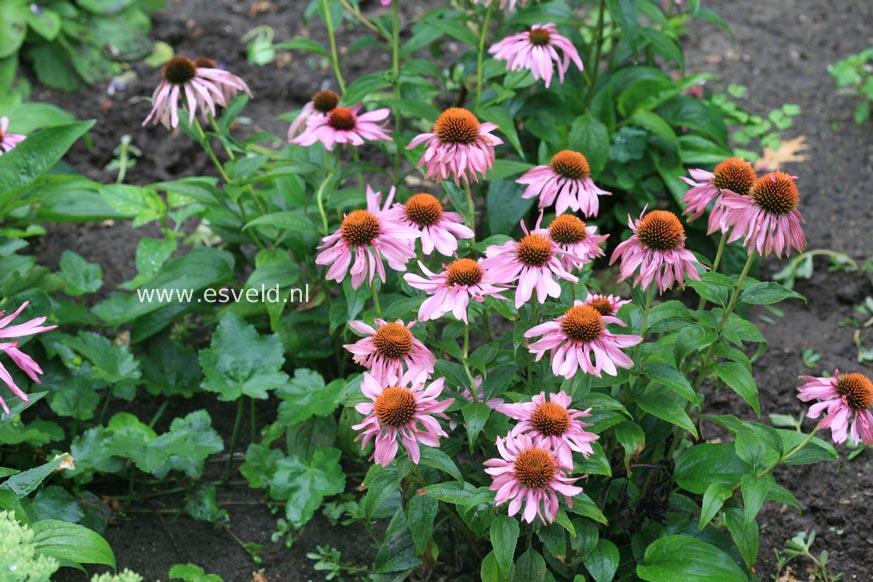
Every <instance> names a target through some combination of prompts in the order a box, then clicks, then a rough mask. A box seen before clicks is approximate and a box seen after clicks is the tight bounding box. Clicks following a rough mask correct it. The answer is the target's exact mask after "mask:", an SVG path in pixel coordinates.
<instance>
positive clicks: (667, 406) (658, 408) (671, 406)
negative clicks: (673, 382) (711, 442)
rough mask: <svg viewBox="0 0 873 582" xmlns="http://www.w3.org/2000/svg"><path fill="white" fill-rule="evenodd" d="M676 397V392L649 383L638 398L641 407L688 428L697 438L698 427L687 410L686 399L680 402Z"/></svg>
mask: <svg viewBox="0 0 873 582" xmlns="http://www.w3.org/2000/svg"><path fill="white" fill-rule="evenodd" d="M676 398H677V397H676V396H675V393H674V392H672V391H670V392H667V391H665V390H664V389H663V388H662V389H660V390H659V389H658V386H657V385H656V384H649V385H648V386H646V389H645V391H644V392H643V393H642V394H640V395H639V396H637V399H636V400H637V404H638V405H639V407H640V408H642V409H643V410H645V411H646V412H648V413H649V414H653V415H655V416H657V417H658V418H660V419H662V420H666V421H667V422H669V423H671V424H675V425H677V426H679V427H681V428H683V429H685V430H687V431H688V432H690V433H691V434H692V435H694V437H695V438H696V437H697V428H696V427H695V426H694V423H693V422H691V419H690V418H689V417H688V413H687V412H685V406H684V401H683V402H682V403H680V402H679V401H677V400H676Z"/></svg>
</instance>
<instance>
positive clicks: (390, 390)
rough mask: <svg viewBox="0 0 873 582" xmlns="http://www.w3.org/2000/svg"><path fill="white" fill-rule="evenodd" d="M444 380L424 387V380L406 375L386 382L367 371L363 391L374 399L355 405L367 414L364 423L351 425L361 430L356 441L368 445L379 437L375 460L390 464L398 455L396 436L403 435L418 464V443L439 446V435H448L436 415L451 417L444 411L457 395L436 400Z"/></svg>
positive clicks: (384, 464) (414, 460)
mask: <svg viewBox="0 0 873 582" xmlns="http://www.w3.org/2000/svg"><path fill="white" fill-rule="evenodd" d="M410 382H411V383H412V385H411V386H410V385H409V384H410ZM444 382H445V378H439V379H437V380H434V381H433V382H431V383H430V385H429V386H427V388H425V386H424V381H423V380H410V379H409V378H408V377H404V378H402V379H400V380H399V381H394V382H391V383H387V384H386V383H383V382H379V381H377V380H376V378H374V377H373V376H372V375H370V374H367V373H366V372H365V373H364V380H363V381H362V382H361V392H363V393H364V395H365V396H367V397H368V398H370V399H371V400H372V402H361V403H359V404H357V405H356V406H355V410H357V411H358V412H360V413H361V414H366V415H367V418H365V419H364V421H363V422H361V423H360V424H356V425H354V426H352V428H353V429H354V430H359V431H361V434H359V435H358V437H357V438H356V439H355V440H361V441H362V442H361V448H365V447H366V446H367V443H369V442H370V439H371V438H373V437H376V450H375V452H374V453H373V460H375V461H376V463H378V464H380V465H382V466H383V467H387V466H388V465H390V464H391V461H392V460H394V457H395V456H396V455H397V437H400V441H401V442H402V443H403V446H404V448H406V452H407V453H409V458H410V460H412V462H413V463H415V464H416V465H417V464H418V461H419V460H420V459H421V451H420V450H419V448H418V443H422V444H425V445H427V446H429V447H438V446H439V437H441V436H448V435H447V434H446V433H445V431H444V430H443V429H442V427H441V426H440V425H439V422H437V420H436V418H434V416H439V417H442V418H448V416H446V414H445V412H444V411H445V410H446V408H448V407H449V406H451V404H452V402H454V401H455V399H454V398H447V399H446V400H443V401H442V402H438V401H437V397H438V396H439V395H440V394H442V391H443V383H444Z"/></svg>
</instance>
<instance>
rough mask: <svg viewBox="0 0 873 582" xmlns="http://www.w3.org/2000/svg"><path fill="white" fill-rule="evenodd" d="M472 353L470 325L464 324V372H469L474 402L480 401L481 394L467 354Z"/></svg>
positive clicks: (468, 377)
mask: <svg viewBox="0 0 873 582" xmlns="http://www.w3.org/2000/svg"><path fill="white" fill-rule="evenodd" d="M469 353H470V326H469V325H465V326H464V372H466V373H467V379H468V380H469V381H470V393H471V394H472V395H473V403H474V404H475V403H477V402H479V395H478V394H476V380H475V378H473V373H472V372H471V371H470V364H469V363H468V362H467V356H468V355H469Z"/></svg>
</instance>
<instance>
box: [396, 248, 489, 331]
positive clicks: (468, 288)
mask: <svg viewBox="0 0 873 582" xmlns="http://www.w3.org/2000/svg"><path fill="white" fill-rule="evenodd" d="M418 266H419V267H421V270H422V271H423V272H424V274H425V275H426V276H427V278H425V277H422V276H420V275H415V274H412V273H409V274H407V275H404V276H403V278H404V279H406V282H407V283H409V285H410V286H411V287H414V288H416V289H421V290H422V291H424V292H426V293H427V294H428V295H430V297H428V298H427V299H425V300H424V303H422V304H421V307H419V309H418V319H419V320H422V321H427V320H430V319H439V318H440V317H442V316H443V315H445V314H446V313H449V312H451V313H452V315H454V316H455V319H458V320H460V321H463V322H464V323H467V307H468V306H469V305H470V300H471V299H472V300H473V301H476V302H479V303H482V302H483V301H485V297H495V298H497V299H506V298H505V297H503V296H502V295H500V292H501V291H504V290H505V287H501V286H500V285H499V282H497V281H493V280H492V277H491V273H490V272H488V271H486V270H485V269H483V268H482V265H480V264H479V263H478V262H477V261H475V260H473V259H457V260H455V261H452V262H451V263H449V264H448V265H443V266H444V267H445V271H443V272H442V273H439V274H437V273H434V272H432V271H430V270H428V268H427V267H425V266H424V265H423V264H422V263H421V262H419V263H418Z"/></svg>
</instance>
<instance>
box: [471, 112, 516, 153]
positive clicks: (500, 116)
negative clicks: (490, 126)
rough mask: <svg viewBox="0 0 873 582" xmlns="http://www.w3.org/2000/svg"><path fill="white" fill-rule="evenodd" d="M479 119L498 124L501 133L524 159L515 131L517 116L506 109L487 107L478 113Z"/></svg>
mask: <svg viewBox="0 0 873 582" xmlns="http://www.w3.org/2000/svg"><path fill="white" fill-rule="evenodd" d="M478 113H479V117H481V118H482V119H484V120H485V121H490V122H491V123H495V124H497V126H498V128H497V129H496V130H495V131H499V132H500V133H502V134H503V135H505V136H506V137H507V139H509V143H511V144H512V147H514V148H515V151H517V152H518V155H520V156H522V157H524V150H523V149H522V147H521V142H520V141H519V140H518V132H517V131H516V130H515V116H513V115H512V112H511V111H509V109H508V108H506V107H500V106H495V107H485V108H484V109H480V110H479V111H478Z"/></svg>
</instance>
